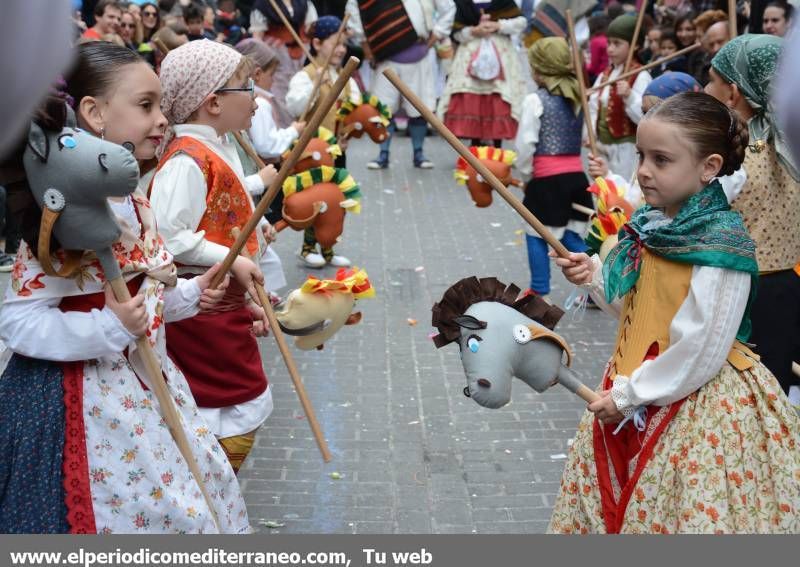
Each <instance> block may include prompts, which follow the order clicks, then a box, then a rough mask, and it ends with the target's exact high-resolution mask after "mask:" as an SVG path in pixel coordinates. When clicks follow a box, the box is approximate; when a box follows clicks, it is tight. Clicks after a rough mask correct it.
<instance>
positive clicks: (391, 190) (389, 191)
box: [383, 189, 394, 195]
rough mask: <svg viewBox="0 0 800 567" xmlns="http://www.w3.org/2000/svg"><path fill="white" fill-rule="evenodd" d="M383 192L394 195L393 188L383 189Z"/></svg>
mask: <svg viewBox="0 0 800 567" xmlns="http://www.w3.org/2000/svg"><path fill="white" fill-rule="evenodd" d="M383 192H384V193H386V194H387V195H394V189H384V190H383Z"/></svg>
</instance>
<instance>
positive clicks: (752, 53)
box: [711, 34, 800, 181]
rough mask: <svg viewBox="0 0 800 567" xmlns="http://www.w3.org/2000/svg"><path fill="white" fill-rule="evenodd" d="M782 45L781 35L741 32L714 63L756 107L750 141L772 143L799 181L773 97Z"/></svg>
mask: <svg viewBox="0 0 800 567" xmlns="http://www.w3.org/2000/svg"><path fill="white" fill-rule="evenodd" d="M782 47H783V40H782V39H781V38H780V37H776V36H773V35H761V34H745V35H740V36H739V37H736V38H734V39H732V40H731V41H730V42H728V43H727V44H726V45H725V46H724V47H723V48H722V49H720V50H719V52H718V53H717V54H716V55H715V56H714V59H712V60H711V66H712V67H713V68H714V71H716V72H717V73H719V74H720V76H722V78H723V79H725V80H726V81H727V82H728V83H732V84H734V85H736V87H737V88H738V89H739V91H740V92H741V93H742V94H743V95H744V98H745V99H746V100H747V103H748V104H749V105H750V107H751V108H752V109H753V112H754V115H753V117H752V118H751V119H750V122H749V123H748V126H749V130H750V140H752V141H758V140H763V141H765V142H768V143H769V142H772V143H773V144H774V145H775V151H776V152H777V154H778V159H779V160H780V162H781V164H782V165H783V166H784V167H785V168H786V170H787V171H788V172H789V174H790V175H791V176H792V177H793V178H794V179H795V180H796V181H797V180H800V173H798V170H797V166H796V165H795V162H794V159H793V157H792V155H791V153H790V151H789V148H788V146H787V145H786V141H785V140H784V136H783V132H782V131H781V130H780V129H779V128H778V125H777V123H776V116H775V110H774V108H773V106H772V100H771V96H770V95H771V87H772V82H773V79H774V78H775V71H776V68H777V66H778V58H779V57H780V54H781V50H782Z"/></svg>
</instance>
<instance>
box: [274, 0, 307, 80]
mask: <svg viewBox="0 0 800 567" xmlns="http://www.w3.org/2000/svg"><path fill="white" fill-rule="evenodd" d="M269 3H270V4H272V9H273V10H275V12H277V14H278V17H279V18H280V19H281V21H282V22H283V25H284V26H286V28H287V29H288V30H289V33H291V34H292V38H293V39H294V40H295V41H296V42H297V45H299V46H300V48H301V49H302V50H303V53H305V54H306V57H308V60H309V61H310V62H311V64H312V65H313V66H314V67H317V64H316V63H315V62H314V58H313V57H312V56H311V52H310V51H309V50H308V47H306V44H305V43H303V41H302V40H301V39H300V36H299V35H297V31H295V29H294V28H293V27H292V24H291V22H289V20H288V19H287V18H286V14H284V13H283V10H281V9H280V7H279V6H278V3H277V2H276V1H275V0H269ZM317 70H319V67H317Z"/></svg>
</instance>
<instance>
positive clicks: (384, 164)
mask: <svg viewBox="0 0 800 567" xmlns="http://www.w3.org/2000/svg"><path fill="white" fill-rule="evenodd" d="M388 167H389V152H381V155H379V156H378V159H374V160H372V161H370V162H367V169H386V168H388Z"/></svg>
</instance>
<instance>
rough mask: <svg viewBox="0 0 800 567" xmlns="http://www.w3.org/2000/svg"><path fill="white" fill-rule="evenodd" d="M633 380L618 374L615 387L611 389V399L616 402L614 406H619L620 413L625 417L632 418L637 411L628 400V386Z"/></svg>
mask: <svg viewBox="0 0 800 567" xmlns="http://www.w3.org/2000/svg"><path fill="white" fill-rule="evenodd" d="M630 381H631V379H630V378H628V377H627V376H623V375H621V374H618V375H617V377H616V378H614V385H613V386H612V387H611V399H612V400H614V405H615V406H617V409H618V410H619V412H620V413H621V414H622V415H624V416H625V417H630V416H632V415H633V414H634V413H635V412H636V409H637V406H635V405H633V404H632V403H631V401H630V399H629V398H628V394H627V386H628V383H630Z"/></svg>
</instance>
